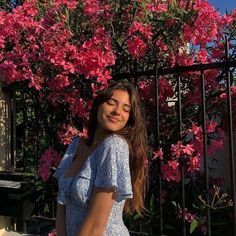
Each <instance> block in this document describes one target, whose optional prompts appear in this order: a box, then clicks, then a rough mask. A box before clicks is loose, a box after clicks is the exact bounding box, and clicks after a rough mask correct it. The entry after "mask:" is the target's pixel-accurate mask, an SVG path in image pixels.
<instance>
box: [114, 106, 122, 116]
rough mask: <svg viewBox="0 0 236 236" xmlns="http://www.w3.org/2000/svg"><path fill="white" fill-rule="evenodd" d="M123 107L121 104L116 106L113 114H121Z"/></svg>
mask: <svg viewBox="0 0 236 236" xmlns="http://www.w3.org/2000/svg"><path fill="white" fill-rule="evenodd" d="M120 112H121V108H120V107H119V106H115V107H114V108H113V110H112V114H114V115H120Z"/></svg>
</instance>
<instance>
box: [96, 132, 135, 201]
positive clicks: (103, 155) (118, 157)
mask: <svg viewBox="0 0 236 236" xmlns="http://www.w3.org/2000/svg"><path fill="white" fill-rule="evenodd" d="M97 155H98V158H97V161H98V163H97V172H96V177H95V183H94V184H95V186H97V187H100V188H111V187H115V190H116V193H117V198H116V200H117V201H121V200H123V199H126V198H132V197H133V192H132V185H131V176H130V167H129V147H128V144H127V142H126V141H125V140H124V139H123V138H121V137H119V136H117V135H112V136H110V137H108V138H106V139H105V141H104V142H103V145H102V146H101V147H100V149H99V152H98V154H97Z"/></svg>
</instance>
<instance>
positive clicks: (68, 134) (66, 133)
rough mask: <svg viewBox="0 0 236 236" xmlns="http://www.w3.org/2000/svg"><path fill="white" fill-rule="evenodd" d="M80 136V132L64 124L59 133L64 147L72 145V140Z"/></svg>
mask: <svg viewBox="0 0 236 236" xmlns="http://www.w3.org/2000/svg"><path fill="white" fill-rule="evenodd" d="M78 134H79V131H78V130H77V129H76V128H75V127H72V126H71V125H69V124H68V125H66V124H63V125H62V127H61V129H60V130H59V131H58V137H59V140H60V142H61V143H62V144H64V145H67V144H69V143H71V141H72V139H73V138H74V137H76V136H78Z"/></svg>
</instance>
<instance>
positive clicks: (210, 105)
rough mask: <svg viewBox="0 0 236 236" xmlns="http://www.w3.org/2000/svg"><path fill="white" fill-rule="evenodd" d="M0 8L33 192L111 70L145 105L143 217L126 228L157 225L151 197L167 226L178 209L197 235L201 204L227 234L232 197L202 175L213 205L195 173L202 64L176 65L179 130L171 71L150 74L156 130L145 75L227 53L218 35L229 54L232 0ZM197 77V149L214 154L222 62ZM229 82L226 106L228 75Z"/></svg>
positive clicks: (220, 119)
mask: <svg viewBox="0 0 236 236" xmlns="http://www.w3.org/2000/svg"><path fill="white" fill-rule="evenodd" d="M1 7H2V10H1V11H0V70H1V75H0V79H1V80H2V81H3V82H4V83H6V84H8V85H9V86H10V88H12V89H13V90H14V91H16V105H17V108H18V110H17V114H16V121H17V126H16V129H17V139H18V140H17V144H18V154H19V155H18V156H17V157H18V159H19V160H18V165H19V166H20V165H21V162H22V159H24V161H23V163H24V164H27V165H28V166H31V165H33V164H34V165H35V163H36V164H37V165H36V168H33V169H34V171H35V172H36V173H37V174H38V176H39V177H38V179H37V180H38V181H37V184H36V186H37V189H38V192H40V194H41V195H40V197H41V199H44V201H43V202H44V203H45V201H46V200H45V199H46V197H45V196H48V195H47V194H49V193H50V191H49V190H48V186H50V187H52V186H53V185H55V182H53V179H52V173H53V170H55V168H56V167H57V165H58V163H59V162H60V159H61V156H62V154H63V151H65V148H66V145H68V144H69V143H70V142H71V140H72V139H73V138H74V137H75V136H78V135H79V136H86V121H87V119H88V114H89V109H90V107H91V101H92V99H93V98H94V96H96V93H97V91H99V90H101V89H103V88H104V87H106V86H107V85H108V84H109V83H110V82H112V81H113V80H122V79H127V80H130V81H132V82H133V83H135V84H136V86H137V87H138V89H139V91H140V95H141V97H142V100H143V104H144V107H145V109H146V119H147V127H148V137H149V144H150V147H149V153H148V154H147V156H148V158H147V159H148V166H149V170H150V171H149V187H150V189H151V191H148V192H147V196H146V202H147V203H146V207H147V211H146V212H145V213H144V214H143V216H142V218H141V217H140V216H136V215H134V216H133V217H128V218H127V219H126V222H127V224H128V225H129V228H130V230H131V231H136V232H137V231H140V232H142V233H143V235H145V233H146V235H157V234H158V232H159V223H160V211H159V207H158V206H159V205H160V204H161V205H162V207H163V212H164V213H163V214H164V215H163V219H164V231H165V232H166V234H168V233H170V234H171V235H173V232H174V234H175V235H180V234H181V220H182V218H183V217H184V218H185V220H186V223H187V227H188V233H189V234H190V233H193V234H194V233H195V234H197V235H204V234H206V233H207V232H206V209H207V208H209V207H210V208H211V210H212V219H213V220H212V224H214V223H215V226H214V227H215V229H216V231H218V233H219V235H220V233H221V231H223V234H221V235H224V236H226V232H228V231H227V230H229V229H230V227H229V226H232V225H230V224H231V223H232V215H230V213H229V212H230V211H228V209H230V206H232V202H231V197H230V195H226V194H225V193H224V192H223V190H222V188H221V187H223V185H224V184H223V182H222V181H223V180H220V179H216V178H211V179H210V180H209V183H210V186H209V191H210V200H211V201H212V204H211V206H208V205H207V204H206V201H205V195H204V194H202V193H203V191H204V189H205V188H204V183H205V180H204V178H205V177H204V174H203V136H204V134H203V126H202V105H201V104H202V98H201V81H200V73H199V72H191V73H190V72H189V73H181V74H179V75H178V76H179V77H181V91H182V93H181V97H182V111H183V114H182V116H183V120H182V121H183V124H182V129H181V130H180V129H179V128H178V109H177V106H178V104H177V103H176V99H177V96H178V94H177V87H176V81H177V80H176V77H175V75H166V76H160V77H159V79H158V87H159V94H158V101H159V112H160V131H161V132H160V137H158V140H157V136H156V133H155V128H154V127H155V116H154V115H153V114H155V96H154V94H155V91H154V87H155V80H154V75H153V76H147V75H145V72H146V71H150V70H152V69H153V70H156V71H157V72H158V69H159V68H169V67H178V66H191V65H194V64H200V63H201V64H205V63H212V62H220V61H222V60H224V59H225V58H224V57H225V54H224V51H225V46H224V43H225V40H224V37H225V36H227V37H228V38H229V41H230V45H229V46H230V58H229V59H230V60H235V59H236V46H235V37H236V10H234V11H232V12H231V13H227V14H225V15H223V16H222V15H220V14H219V12H218V11H216V10H215V9H214V7H213V6H211V5H210V4H209V3H208V1H204V0H178V1H177V0H169V1H158V0H146V1H145V0H143V1H141V0H132V1H114V0H112V1H109V0H107V1H100V0H84V1H79V0H78V1H75V0H70V1H69V0H52V1H47V0H27V1H23V3H21V4H19V5H18V6H17V7H15V8H12V7H11V6H10V5H7V3H6V4H2V5H1ZM139 73H142V76H139ZM231 76H232V78H233V76H234V73H233V69H231ZM205 81H206V82H205V88H206V98H207V104H206V111H207V115H206V119H207V120H206V132H207V138H208V143H207V144H208V149H207V150H208V151H207V154H208V156H209V160H213V159H214V155H215V152H217V151H218V150H221V149H222V148H223V147H224V144H225V139H226V137H227V131H228V127H227V116H226V113H227V109H226V101H227V93H226V82H225V72H224V71H223V70H219V69H214V70H208V71H206V72H205ZM231 92H232V98H233V111H235V99H236V87H235V86H234V85H233V80H232V84H231ZM20 137H21V138H22V137H23V140H24V149H22V140H21V138H20ZM25 155H27V158H26V159H25ZM38 157H41V158H39V159H38ZM144 164H146V165H147V163H144ZM181 166H184V174H185V179H186V181H185V189H186V208H185V209H183V208H182V207H181V188H180V187H181V172H180V170H181ZM30 170H31V171H32V168H30ZM159 176H161V178H162V188H161V189H162V190H161V194H159V190H158V189H159V186H160V185H159V182H158V177H159ZM42 190H43V191H42ZM224 191H226V190H224ZM42 193H44V196H43V194H42ZM160 196H161V198H160ZM51 197H52V196H50V197H49V196H48V198H50V200H51ZM216 199H217V202H215V201H216ZM214 204H215V205H214ZM47 208H48V207H44V209H46V210H48V209H47ZM219 211H220V212H221V213H222V215H221V216H223V215H224V216H226V218H227V222H226V223H223V226H222V224H221V225H220V224H219V225H220V227H221V228H220V229H219V227H218V228H217V224H218V223H219V222H218V221H220V220H222V218H220V217H215V212H219ZM214 220H215V221H214ZM220 223H222V222H220ZM231 228H232V227H231ZM229 234H230V232H229Z"/></svg>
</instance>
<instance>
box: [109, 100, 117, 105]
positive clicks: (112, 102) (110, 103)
mask: <svg viewBox="0 0 236 236" xmlns="http://www.w3.org/2000/svg"><path fill="white" fill-rule="evenodd" d="M107 104H108V105H115V104H116V102H115V101H114V100H111V99H109V100H108V101H107Z"/></svg>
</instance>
